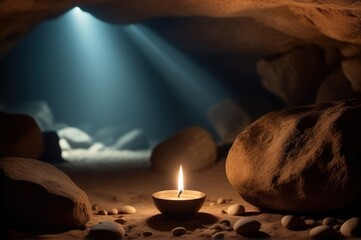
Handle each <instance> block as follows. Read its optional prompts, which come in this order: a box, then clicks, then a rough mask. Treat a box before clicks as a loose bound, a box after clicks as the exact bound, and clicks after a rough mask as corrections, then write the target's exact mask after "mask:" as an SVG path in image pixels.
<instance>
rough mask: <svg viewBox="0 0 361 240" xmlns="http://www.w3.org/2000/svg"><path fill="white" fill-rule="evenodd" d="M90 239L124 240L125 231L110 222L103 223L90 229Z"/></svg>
mask: <svg viewBox="0 0 361 240" xmlns="http://www.w3.org/2000/svg"><path fill="white" fill-rule="evenodd" d="M89 237H90V238H92V239H124V237H125V230H124V228H123V227H122V225H120V224H117V223H115V222H112V221H104V222H102V223H99V224H97V225H94V226H93V227H91V228H90V231H89Z"/></svg>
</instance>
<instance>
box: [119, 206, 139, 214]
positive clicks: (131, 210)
mask: <svg viewBox="0 0 361 240" xmlns="http://www.w3.org/2000/svg"><path fill="white" fill-rule="evenodd" d="M120 212H121V213H125V214H133V213H136V212H137V209H135V207H133V206H130V205H124V206H123V207H122V208H121V210H120Z"/></svg>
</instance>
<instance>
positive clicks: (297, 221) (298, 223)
mask: <svg viewBox="0 0 361 240" xmlns="http://www.w3.org/2000/svg"><path fill="white" fill-rule="evenodd" d="M281 223H282V226H284V227H285V228H287V229H290V230H300V229H304V228H305V226H306V223H305V220H303V219H301V218H299V217H297V216H293V215H286V216H284V217H282V219H281Z"/></svg>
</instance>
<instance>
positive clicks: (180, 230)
mask: <svg viewBox="0 0 361 240" xmlns="http://www.w3.org/2000/svg"><path fill="white" fill-rule="evenodd" d="M186 233H187V230H186V229H185V228H184V227H176V228H173V229H172V235H173V236H175V237H179V236H182V235H184V234H186Z"/></svg>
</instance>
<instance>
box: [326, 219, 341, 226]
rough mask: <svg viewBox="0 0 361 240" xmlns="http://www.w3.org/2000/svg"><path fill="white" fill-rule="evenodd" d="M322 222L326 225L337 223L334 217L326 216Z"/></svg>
mask: <svg viewBox="0 0 361 240" xmlns="http://www.w3.org/2000/svg"><path fill="white" fill-rule="evenodd" d="M322 224H323V225H328V226H334V225H336V224H338V221H337V219H336V218H333V217H326V218H325V219H323V221H322Z"/></svg>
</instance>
